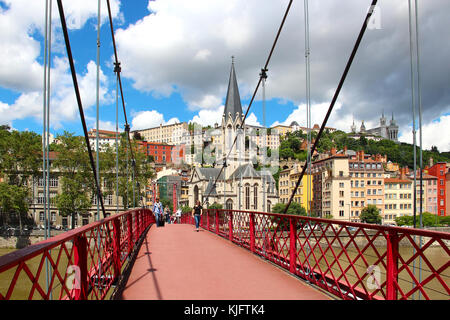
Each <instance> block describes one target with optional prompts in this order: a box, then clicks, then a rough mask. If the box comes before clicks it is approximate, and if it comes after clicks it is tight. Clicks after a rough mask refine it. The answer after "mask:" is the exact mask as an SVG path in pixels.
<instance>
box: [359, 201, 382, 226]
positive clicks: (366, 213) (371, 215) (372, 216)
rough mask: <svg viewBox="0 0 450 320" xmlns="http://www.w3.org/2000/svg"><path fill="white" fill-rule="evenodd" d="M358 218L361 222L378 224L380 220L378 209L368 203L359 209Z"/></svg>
mask: <svg viewBox="0 0 450 320" xmlns="http://www.w3.org/2000/svg"><path fill="white" fill-rule="evenodd" d="M360 219H361V222H365V223H376V224H380V223H381V221H382V218H381V215H380V209H378V208H377V206H375V205H373V204H369V205H368V206H367V207H365V208H363V209H362V210H361V215H360Z"/></svg>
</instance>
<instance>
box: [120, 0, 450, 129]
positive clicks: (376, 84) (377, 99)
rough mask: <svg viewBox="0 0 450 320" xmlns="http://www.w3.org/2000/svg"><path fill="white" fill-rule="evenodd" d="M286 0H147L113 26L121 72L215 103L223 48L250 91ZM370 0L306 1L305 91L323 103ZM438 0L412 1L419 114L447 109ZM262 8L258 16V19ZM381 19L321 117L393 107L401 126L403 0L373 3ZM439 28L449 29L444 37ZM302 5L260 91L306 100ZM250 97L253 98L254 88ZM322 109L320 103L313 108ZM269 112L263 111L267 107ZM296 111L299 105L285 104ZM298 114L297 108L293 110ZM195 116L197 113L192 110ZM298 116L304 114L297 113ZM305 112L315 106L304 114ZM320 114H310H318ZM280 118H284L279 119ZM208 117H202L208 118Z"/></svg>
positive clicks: (405, 38)
mask: <svg viewBox="0 0 450 320" xmlns="http://www.w3.org/2000/svg"><path fill="white" fill-rule="evenodd" d="M287 3H288V0H284V1H281V0H280V1H268V2H264V4H262V3H261V1H259V0H247V1H241V0H216V1H213V2H211V1H208V0H192V1H189V2H186V1H184V0H173V1H162V0H156V1H149V4H148V10H149V13H148V15H147V16H145V17H144V18H143V19H141V20H139V21H138V22H137V23H135V24H133V25H130V26H129V27H127V28H126V29H121V30H118V31H117V42H118V46H119V52H120V56H121V57H122V59H123V61H124V64H123V65H124V73H123V74H124V76H126V77H129V78H130V79H131V80H132V81H133V82H134V86H135V88H136V89H138V90H141V91H145V92H151V93H152V94H154V95H156V96H170V95H171V94H172V93H174V92H178V93H180V94H181V95H182V97H183V99H184V100H185V101H186V102H187V104H188V106H189V108H190V109H191V110H197V109H198V110H202V109H211V110H213V109H215V108H217V107H219V106H220V105H221V104H223V98H224V97H225V93H226V88H227V81H226V80H224V79H227V78H226V76H224V75H228V72H229V66H230V57H231V56H232V55H234V56H236V71H237V74H238V80H239V85H240V92H241V96H242V98H244V99H245V98H246V97H249V96H250V95H251V93H252V92H253V90H254V88H255V85H256V82H257V77H258V74H259V72H260V69H261V67H262V66H263V65H264V62H265V60H266V58H267V54H268V52H269V50H270V45H271V44H272V41H273V39H274V37H275V33H276V30H277V27H278V26H279V23H280V21H281V17H282V16H283V13H284V11H285V9H286V7H287ZM368 6H369V2H366V1H360V0H348V1H344V2H342V1H341V2H336V1H334V0H323V1H312V2H311V3H310V31H311V97H312V103H313V105H314V106H328V105H329V102H330V100H331V98H332V95H333V94H334V91H335V89H336V87H337V84H338V81H339V79H340V76H341V74H342V72H343V70H344V67H345V64H346V62H347V59H348V57H349V55H350V52H351V50H352V48H353V45H354V43H355V40H356V38H357V35H358V32H359V30H360V28H361V25H362V22H363V20H364V17H365V14H366V13H367V9H368ZM449 10H450V3H449V2H448V1H446V0H435V1H423V2H421V3H420V7H419V21H420V28H421V29H420V32H421V33H420V34H421V35H422V36H421V38H420V44H421V58H422V59H421V63H422V64H421V71H422V93H423V102H424V104H423V106H424V123H426V124H431V123H432V121H433V120H435V119H439V118H440V117H441V116H442V115H444V114H446V113H448V112H450V91H449V90H448V83H450V64H448V63H446V61H448V57H449V56H450V42H449V41H445V40H444V39H443V38H442V37H444V38H446V36H445V35H443V34H442V32H441V30H448V29H450V20H449V19H448V17H447V16H446V15H445V12H448V11H449ZM261 17H264V18H263V19H261ZM378 18H379V19H380V21H379V24H377V23H378V22H377V23H373V24H372V25H373V26H375V27H378V26H379V27H380V28H372V29H370V30H368V31H367V32H366V34H365V37H364V39H363V41H362V43H361V46H360V49H359V51H358V53H357V55H356V58H355V60H354V64H353V66H352V69H351V70H350V73H349V74H348V77H347V80H346V83H345V85H344V87H343V89H342V92H341V95H340V97H339V100H338V102H339V103H340V108H336V109H335V110H334V111H333V116H332V118H331V119H330V122H329V124H328V125H329V126H334V127H337V128H341V129H343V130H346V131H347V130H348V128H349V126H350V125H351V123H352V119H353V115H354V117H355V119H356V120H357V121H359V122H360V121H362V120H364V122H365V123H366V124H368V125H369V126H372V125H373V126H376V125H377V124H378V119H379V117H380V114H381V111H382V110H383V109H384V111H385V113H386V114H391V112H392V111H393V112H394V113H395V118H396V120H397V121H398V123H399V125H400V127H401V128H403V127H405V126H406V127H407V126H408V125H409V123H410V119H411V116H410V112H411V86H410V60H409V29H408V6H407V3H406V2H405V1H403V2H402V1H384V2H380V4H379V12H378ZM447 38H448V37H447ZM304 71H305V67H304V31H303V5H302V4H301V2H294V3H293V6H292V9H291V12H290V14H289V16H288V19H287V21H286V24H285V27H284V30H283V32H282V34H281V37H280V39H279V43H278V46H277V48H276V50H275V52H274V54H273V56H272V60H271V63H270V65H269V73H268V75H269V78H268V81H267V99H283V100H285V101H292V102H293V103H294V104H295V105H297V106H301V105H302V104H304V102H305V76H304ZM257 99H258V98H257ZM315 110H318V111H321V110H322V109H321V108H316V107H314V108H313V112H315ZM268 112H270V111H269V110H268ZM292 113H293V115H291V116H290V117H291V118H297V119H298V118H299V116H300V115H299V113H301V110H298V111H297V110H293V111H292ZM297 115H298V116H297ZM199 117H200V115H199ZM305 117H306V116H305ZM313 117H314V115H313ZM322 120H323V117H319V118H318V119H316V120H313V121H314V122H315V123H318V124H321V123H322ZM279 121H280V122H285V121H288V120H287V119H286V120H285V119H279ZM209 122H211V121H209Z"/></svg>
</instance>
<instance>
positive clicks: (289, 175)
mask: <svg viewBox="0 0 450 320" xmlns="http://www.w3.org/2000/svg"><path fill="white" fill-rule="evenodd" d="M302 167H303V165H302V164H300V163H296V164H294V166H293V167H292V168H288V169H284V170H282V171H281V172H280V179H279V181H278V190H279V195H280V202H281V203H288V202H289V199H290V198H291V195H292V193H293V192H294V188H295V185H296V184H297V181H298V179H299V177H300V174H301V172H302V169H303V168H302ZM312 181H313V180H312V175H308V174H305V175H303V178H302V181H301V182H300V186H299V187H298V189H297V192H296V193H295V195H294V198H293V200H292V201H294V202H296V203H298V204H300V205H301V206H302V207H304V208H305V209H307V208H308V187H309V196H310V201H311V203H310V207H311V208H312V199H313V184H312Z"/></svg>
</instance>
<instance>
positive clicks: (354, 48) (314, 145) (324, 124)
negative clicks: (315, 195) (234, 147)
mask: <svg viewBox="0 0 450 320" xmlns="http://www.w3.org/2000/svg"><path fill="white" fill-rule="evenodd" d="M377 2H378V0H372V4H371V6H370V9H369V11H368V13H367V15H366V19H365V20H364V23H363V26H362V28H361V31H360V32H359V35H358V38H357V40H356V43H355V46H354V47H353V50H352V53H351V55H350V58H349V60H348V62H347V66H346V67H345V70H344V73H343V74H342V77H341V80H340V81H339V85H338V87H337V89H336V92H335V93H334V96H333V100H332V101H331V104H330V107H329V108H328V111H327V114H326V116H325V119H324V120H323V123H322V126H321V127H320V130H319V133H318V134H317V137H316V140H315V141H314V144H313V146H312V149H311V154H314V151H315V150H316V147H317V144H318V143H319V140H320V137H321V136H322V132H323V130H324V129H325V126H326V124H327V122H328V118H329V117H330V115H331V111H332V110H333V107H334V105H335V103H336V100H337V98H338V97H339V93H340V92H341V89H342V86H343V85H344V82H345V79H346V77H347V74H348V72H349V70H350V67H351V65H352V63H353V60H354V58H355V55H356V52H357V51H358V48H359V45H360V44H361V41H362V38H363V36H364V33H365V32H366V29H367V25H368V23H369V20H370V18H371V17H372V14H373V11H374V10H375V6H376V5H377ZM307 167H308V166H303V169H302V172H301V174H300V176H299V178H298V180H297V183H296V184H295V188H294V190H293V192H292V194H291V197H290V199H289V202H288V203H287V205H286V208H285V209H284V213H287V211H288V209H289V206H290V205H291V203H292V199H293V198H294V195H295V193H296V192H297V189H298V187H299V186H300V183H301V181H302V178H303V176H304V174H305V171H306V168H307Z"/></svg>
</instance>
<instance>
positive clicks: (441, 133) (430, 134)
mask: <svg viewBox="0 0 450 320" xmlns="http://www.w3.org/2000/svg"><path fill="white" fill-rule="evenodd" d="M416 125H417V133H416V143H417V146H419V144H420V140H419V134H420V131H419V129H418V123H417V122H416ZM449 128H450V114H447V115H443V116H441V117H440V118H438V119H436V120H434V121H433V122H431V123H428V124H425V125H423V126H422V147H423V149H426V150H430V149H431V147H432V146H436V147H437V148H438V150H439V151H440V152H448V151H450V135H449V134H448V132H449ZM399 141H401V142H406V143H409V144H413V134H412V126H410V127H408V128H407V129H406V128H405V129H404V130H401V132H400V133H399Z"/></svg>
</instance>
